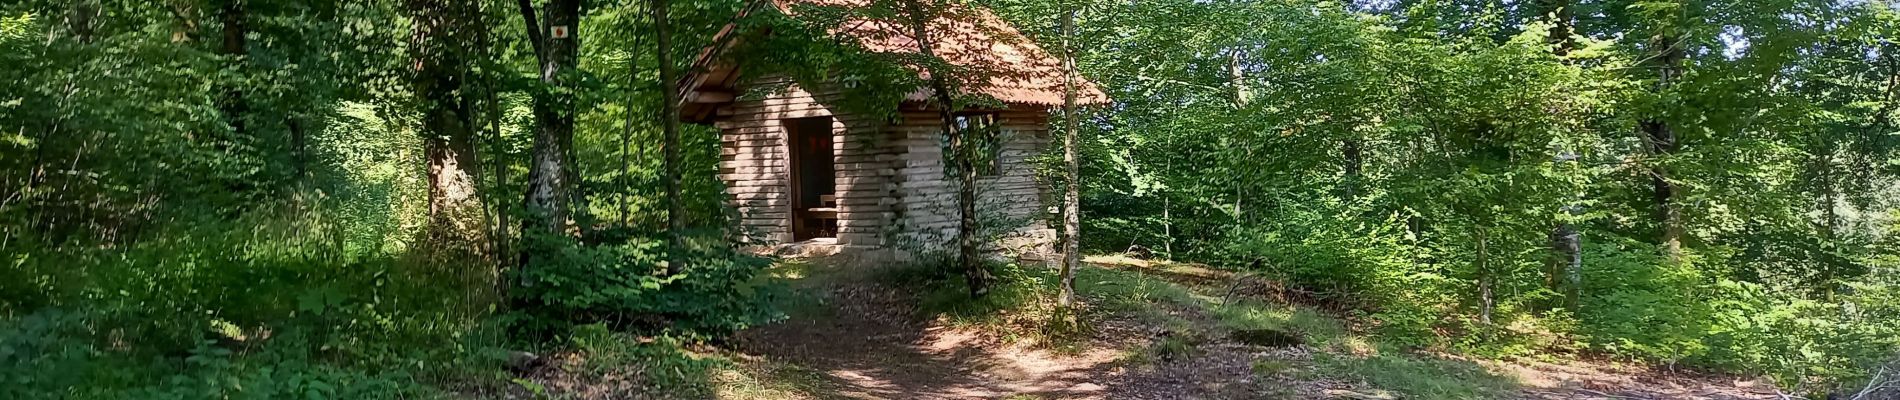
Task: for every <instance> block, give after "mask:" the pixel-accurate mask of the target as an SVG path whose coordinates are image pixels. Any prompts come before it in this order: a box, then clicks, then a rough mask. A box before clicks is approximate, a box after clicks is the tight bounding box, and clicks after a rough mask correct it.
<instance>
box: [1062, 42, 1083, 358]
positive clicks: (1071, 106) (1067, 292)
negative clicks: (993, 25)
mask: <svg viewBox="0 0 1900 400" xmlns="http://www.w3.org/2000/svg"><path fill="white" fill-rule="evenodd" d="M1074 41H1075V10H1073V9H1071V10H1067V11H1066V12H1064V13H1063V15H1062V67H1063V68H1062V125H1063V135H1062V164H1063V181H1064V183H1065V185H1064V186H1065V188H1064V189H1063V191H1062V210H1063V213H1062V272H1061V275H1060V279H1061V285H1062V287H1061V288H1060V294H1059V295H1057V296H1056V306H1057V307H1060V308H1061V310H1062V312H1061V314H1062V315H1063V316H1066V317H1067V318H1069V321H1068V322H1073V321H1074V317H1073V316H1072V315H1070V314H1069V311H1071V309H1072V308H1073V307H1074V306H1075V269H1076V268H1080V267H1081V264H1082V254H1081V244H1080V243H1081V240H1082V238H1081V235H1082V216H1081V215H1082V207H1081V203H1082V184H1081V181H1080V179H1081V174H1080V173H1079V168H1078V167H1077V166H1076V163H1077V159H1076V154H1075V146H1076V120H1075V118H1076V113H1075V47H1074V46H1075V43H1074ZM1071 325H1073V324H1072V323H1071Z"/></svg>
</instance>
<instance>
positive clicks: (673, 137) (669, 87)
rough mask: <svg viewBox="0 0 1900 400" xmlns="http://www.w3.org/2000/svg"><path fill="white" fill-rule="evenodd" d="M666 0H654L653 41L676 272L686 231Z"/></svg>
mask: <svg viewBox="0 0 1900 400" xmlns="http://www.w3.org/2000/svg"><path fill="white" fill-rule="evenodd" d="M667 3H668V2H667V0H653V29H654V34H653V41H654V42H655V45H657V46H658V47H659V53H658V54H656V56H657V57H658V60H659V64H660V99H661V105H660V118H664V119H665V121H661V126H662V127H663V129H664V130H665V136H666V138H665V140H664V142H665V144H664V146H665V147H664V148H663V149H661V152H662V153H663V154H662V156H663V157H665V158H666V160H665V163H666V203H667V204H666V234H667V249H668V250H667V252H666V254H667V270H668V271H670V272H672V273H679V272H680V271H682V270H683V268H684V267H685V265H684V262H685V257H684V252H685V251H686V243H685V236H683V234H684V232H682V231H684V230H686V205H685V204H684V203H681V196H680V191H681V188H680V186H681V184H680V174H681V170H682V165H681V162H682V161H681V160H680V150H681V149H680V146H681V143H680V142H681V141H680V111H679V81H678V79H679V77H678V75H679V72H678V71H677V70H676V69H675V66H674V65H673V34H672V32H670V31H669V27H668V25H669V23H671V22H672V21H671V20H670V17H668V16H667V7H668V5H667Z"/></svg>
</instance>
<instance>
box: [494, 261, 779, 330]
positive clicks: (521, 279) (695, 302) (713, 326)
mask: <svg viewBox="0 0 1900 400" xmlns="http://www.w3.org/2000/svg"><path fill="white" fill-rule="evenodd" d="M706 240H708V241H716V240H718V238H707V239H706ZM535 242H536V243H533V244H531V245H530V246H533V247H531V248H534V249H539V250H535V253H534V254H536V256H535V257H534V258H533V259H534V261H533V263H532V264H531V265H529V266H527V267H525V268H521V269H518V270H516V271H513V273H512V274H511V276H510V277H509V279H511V281H512V282H514V283H515V286H514V288H513V289H511V292H510V293H509V296H510V297H512V298H513V299H514V302H515V304H516V305H517V306H519V307H518V308H517V310H516V311H517V312H518V317H520V318H517V319H516V322H517V323H518V324H519V326H521V327H525V328H530V329H531V330H541V329H547V328H558V327H562V326H568V325H572V324H586V323H594V322H607V323H610V324H612V325H614V326H615V327H616V328H625V329H635V330H652V331H662V330H663V331H673V332H681V333H688V334H708V335H718V334H722V333H725V332H730V331H734V330H738V329H743V328H745V327H748V326H751V325H753V324H757V323H761V322H766V321H769V320H772V319H774V318H777V317H778V313H777V312H776V311H774V310H773V309H772V308H771V307H769V304H770V301H771V296H772V294H773V292H774V291H775V290H777V289H778V287H777V286H775V285H774V281H772V280H771V279H770V277H769V276H768V275H767V274H765V273H764V272H765V269H766V268H767V267H769V266H770V265H771V260H770V259H767V258H763V257H757V256H751V255H746V254H742V253H740V252H737V251H734V250H732V249H731V248H730V247H725V246H723V245H714V246H688V249H687V250H686V251H687V253H686V255H685V257H683V258H684V259H685V260H686V263H685V266H684V267H683V268H680V269H679V270H678V271H677V272H678V273H670V271H668V270H667V268H666V266H665V265H666V264H665V260H666V254H665V247H666V246H665V244H666V242H665V241H664V240H662V239H652V238H631V239H628V240H627V242H625V243H621V244H600V245H590V244H580V243H576V242H574V241H573V240H571V239H565V238H558V239H548V238H542V239H537V240H535Z"/></svg>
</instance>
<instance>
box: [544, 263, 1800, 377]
mask: <svg viewBox="0 0 1900 400" xmlns="http://www.w3.org/2000/svg"><path fill="white" fill-rule="evenodd" d="M1090 261H1091V262H1090V263H1089V265H1088V267H1085V268H1083V269H1081V270H1079V271H1078V274H1077V279H1076V286H1077V288H1076V289H1077V292H1078V294H1079V295H1080V296H1082V299H1083V301H1084V304H1085V309H1084V311H1083V317H1084V318H1085V320H1086V321H1087V322H1088V325H1089V326H1090V328H1089V329H1088V330H1087V331H1086V332H1082V333H1078V334H1072V335H1067V336H1065V337H1055V338H1052V337H1050V336H1048V335H1045V334H1043V333H1042V332H1041V331H1040V330H1039V326H1040V322H1038V321H1041V320H1042V319H1043V318H1046V317H1047V316H1048V313H1049V312H1050V306H1051V305H1052V304H1053V300H1052V299H1050V298H1048V296H1047V294H1049V293H1053V290H1052V288H1053V280H1054V279H1053V278H1054V274H1053V272H1051V271H1047V270H1043V269H1041V268H1012V269H1009V270H1007V271H1004V273H1003V275H1004V276H1007V277H1010V278H1013V280H1012V281H1010V283H1007V284H1005V285H1003V286H1002V287H1001V288H999V289H998V290H996V291H995V292H993V293H992V294H991V295H990V296H988V297H986V298H984V299H981V300H976V301H971V300H969V299H967V298H966V297H964V293H965V291H964V289H963V288H962V287H961V286H960V285H959V284H958V282H960V278H958V277H956V276H955V275H954V274H938V273H934V272H932V271H924V270H919V269H893V268H884V269H880V268H866V267H840V266H832V265H828V263H826V262H824V261H807V262H797V261H794V262H787V263H785V264H782V265H780V266H779V267H777V271H776V272H777V273H778V274H780V275H781V276H782V277H784V278H786V279H788V280H790V281H791V282H792V285H793V289H794V290H793V292H794V293H797V294H796V295H795V296H793V297H792V298H790V299H787V301H785V304H784V306H785V307H786V309H787V312H788V314H789V318H788V319H786V320H785V321H782V322H779V323H775V324H771V325H768V326H764V327H759V328H754V329H751V330H747V331H744V332H741V333H739V334H738V335H737V336H736V337H735V338H733V340H732V341H731V342H729V343H726V344H725V345H724V346H722V348H720V349H717V350H716V351H712V352H709V353H708V355H709V356H713V357H724V358H726V359H727V360H729V361H730V362H727V363H724V367H722V368H720V369H718V370H717V371H713V372H712V373H710V374H709V376H707V377H705V380H704V382H701V384H702V385H703V386H705V387H704V390H701V391H697V393H694V394H691V395H654V394H651V393H645V394H635V392H638V391H639V390H636V389H632V388H635V387H639V386H640V385H624V384H623V385H620V386H619V389H614V388H603V387H602V386H601V385H600V384H599V383H598V382H573V381H568V380H570V379H573V378H572V377H571V376H570V377H568V378H561V377H558V376H553V375H548V374H543V375H541V376H540V377H539V378H537V379H539V380H540V381H541V382H542V384H544V385H547V386H549V387H552V388H555V389H556V390H555V391H556V392H558V393H565V394H568V395H571V396H569V397H576V398H603V399H605V398H642V397H711V398H718V399H995V398H1005V399H1184V398H1198V399H1326V398H1339V399H1772V398H1775V396H1774V393H1775V392H1774V390H1773V389H1772V388H1771V387H1769V386H1766V385H1764V384H1759V383H1753V382H1747V381H1735V380H1729V379H1723V378H1719V377H1707V376H1686V375H1675V374H1668V373H1662V372H1658V371H1650V370H1644V369H1638V368H1634V367H1615V366H1607V365H1597V364H1591V363H1582V362H1568V363H1565V364H1553V363H1547V362H1534V361H1512V362H1501V361H1488V360H1477V359H1470V358H1463V357H1457V356H1453V355H1445V354H1427V353H1418V352H1408V351H1401V350H1396V349H1394V348H1393V347H1391V346H1386V345H1384V344H1381V343H1380V342H1379V341H1378V339H1377V338H1376V337H1371V336H1367V335H1364V334H1361V333H1358V332H1355V331H1354V330H1353V329H1351V328H1349V327H1348V326H1347V324H1345V323H1344V322H1342V321H1341V320H1339V319H1337V318H1334V317H1331V316H1327V315H1325V314H1323V313H1321V312H1317V311H1313V310H1312V309H1310V308H1306V307H1302V306H1294V305H1287V304H1277V303H1274V302H1270V301H1266V300H1264V299H1262V298H1260V297H1258V296H1254V295H1252V294H1250V293H1247V292H1248V290H1246V289H1245V288H1244V286H1245V285H1241V286H1242V287H1241V288H1239V289H1238V290H1237V289H1236V286H1235V285H1233V284H1232V282H1234V280H1235V279H1236V277H1235V276H1234V275H1233V274H1232V273H1230V272H1226V271H1220V270H1214V269H1208V268H1201V267H1196V266H1191V265H1179V264H1160V263H1153V264H1151V263H1148V262H1143V261H1139V260H1128V259H1111V258H1094V259H1091V260H1090ZM593 379H597V378H593ZM590 380H591V379H590ZM633 380H637V379H633Z"/></svg>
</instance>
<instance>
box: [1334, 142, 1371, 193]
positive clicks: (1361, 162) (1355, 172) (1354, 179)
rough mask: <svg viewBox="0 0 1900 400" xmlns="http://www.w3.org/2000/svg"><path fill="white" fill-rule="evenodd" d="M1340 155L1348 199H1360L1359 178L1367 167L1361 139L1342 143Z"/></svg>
mask: <svg viewBox="0 0 1900 400" xmlns="http://www.w3.org/2000/svg"><path fill="white" fill-rule="evenodd" d="M1339 155H1340V157H1339V158H1340V161H1341V164H1342V166H1341V170H1342V171H1341V172H1343V173H1345V175H1346V183H1345V186H1346V187H1345V193H1346V199H1347V200H1352V199H1356V198H1358V197H1359V177H1360V175H1361V173H1362V171H1364V170H1365V165H1366V156H1365V151H1364V150H1363V149H1361V148H1360V146H1359V139H1358V138H1352V139H1346V140H1345V141H1343V142H1342V143H1340V145H1339Z"/></svg>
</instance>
